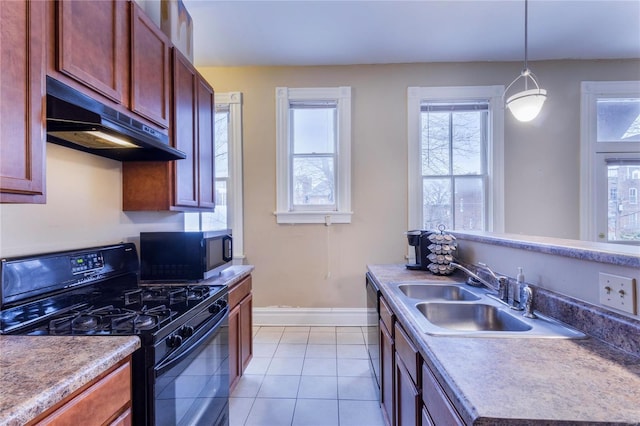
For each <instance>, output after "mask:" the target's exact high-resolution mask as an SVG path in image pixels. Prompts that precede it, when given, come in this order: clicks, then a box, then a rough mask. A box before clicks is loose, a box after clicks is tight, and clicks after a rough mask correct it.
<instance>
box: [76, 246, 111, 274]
mask: <svg viewBox="0 0 640 426" xmlns="http://www.w3.org/2000/svg"><path fill="white" fill-rule="evenodd" d="M69 259H70V260H71V272H72V273H73V274H74V275H75V274H84V273H86V272H90V271H96V270H99V269H102V268H103V267H104V259H103V257H102V253H100V252H94V253H86V254H82V255H80V256H71V257H70V258H69Z"/></svg>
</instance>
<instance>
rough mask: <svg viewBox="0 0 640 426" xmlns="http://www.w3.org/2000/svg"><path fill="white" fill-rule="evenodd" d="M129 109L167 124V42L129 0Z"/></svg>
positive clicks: (164, 124)
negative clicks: (130, 8) (130, 9)
mask: <svg viewBox="0 0 640 426" xmlns="http://www.w3.org/2000/svg"><path fill="white" fill-rule="evenodd" d="M131 7H132V12H131V89H132V90H131V110H132V111H134V112H136V113H138V114H140V115H141V116H143V117H145V118H147V119H148V120H151V121H153V122H154V123H156V124H158V125H159V126H161V127H164V128H167V127H169V84H170V76H169V72H170V71H169V70H170V64H169V48H170V42H169V40H168V39H167V37H166V36H165V35H164V33H162V31H160V29H159V28H158V27H157V26H156V24H154V23H153V21H151V19H150V18H149V17H147V15H146V14H145V13H144V11H143V10H142V9H141V8H140V7H139V6H137V5H136V4H135V2H131Z"/></svg>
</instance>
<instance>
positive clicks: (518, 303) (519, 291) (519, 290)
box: [511, 266, 526, 311]
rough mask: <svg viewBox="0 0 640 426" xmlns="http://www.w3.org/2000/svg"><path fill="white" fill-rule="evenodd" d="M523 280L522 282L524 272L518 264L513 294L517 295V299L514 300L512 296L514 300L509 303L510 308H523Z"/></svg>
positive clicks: (519, 309)
mask: <svg viewBox="0 0 640 426" xmlns="http://www.w3.org/2000/svg"><path fill="white" fill-rule="evenodd" d="M525 285H526V284H525V282H524V273H523V272H522V266H518V275H516V286H515V289H514V292H513V294H514V295H516V296H517V300H515V297H514V301H513V303H512V304H511V309H517V310H518V311H521V310H522V309H523V307H522V306H523V305H524V299H525V296H524V287H525Z"/></svg>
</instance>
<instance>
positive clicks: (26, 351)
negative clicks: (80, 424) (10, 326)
mask: <svg viewBox="0 0 640 426" xmlns="http://www.w3.org/2000/svg"><path fill="white" fill-rule="evenodd" d="M139 347H140V339H138V337H136V336H125V337H123V336H0V389H2V393H1V394H0V425H7V426H9V425H11V426H13V425H23V424H25V423H27V422H28V421H29V420H31V419H33V418H34V417H36V416H38V415H39V414H41V413H43V412H44V411H46V410H48V409H49V408H51V407H53V406H55V405H56V404H57V403H58V402H60V401H62V400H63V399H64V398H65V397H67V396H68V395H70V394H72V393H73V392H75V391H76V390H78V389H80V388H81V387H82V386H84V385H86V384H87V383H89V382H91V381H92V380H94V379H95V378H97V377H98V376H100V375H101V374H102V373H103V372H105V371H106V370H108V369H109V368H111V367H112V366H114V365H116V364H117V363H118V362H120V361H121V360H122V359H124V358H125V357H127V356H128V355H129V354H131V353H133V352H134V351H135V350H136V349H138V348H139Z"/></svg>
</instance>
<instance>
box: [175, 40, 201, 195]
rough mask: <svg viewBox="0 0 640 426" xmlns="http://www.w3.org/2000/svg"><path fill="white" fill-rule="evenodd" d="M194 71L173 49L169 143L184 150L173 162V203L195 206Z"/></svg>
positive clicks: (195, 80)
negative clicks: (182, 157) (170, 138)
mask: <svg viewBox="0 0 640 426" xmlns="http://www.w3.org/2000/svg"><path fill="white" fill-rule="evenodd" d="M197 80H198V77H197V72H196V70H195V69H194V68H193V66H192V65H191V63H190V62H189V60H188V59H186V58H185V57H184V56H183V55H182V54H181V53H180V52H178V50H177V49H175V48H174V49H173V123H172V128H173V135H172V138H173V145H174V146H175V147H176V148H177V149H179V150H180V151H182V152H184V153H185V154H187V158H185V159H184V160H178V161H176V162H175V163H174V164H175V182H176V184H175V185H176V192H175V197H176V199H175V205H177V206H184V207H197V206H198V146H197V145H198V136H197V114H196V109H197V108H198V101H197V99H196V94H197V92H196V84H197Z"/></svg>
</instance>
